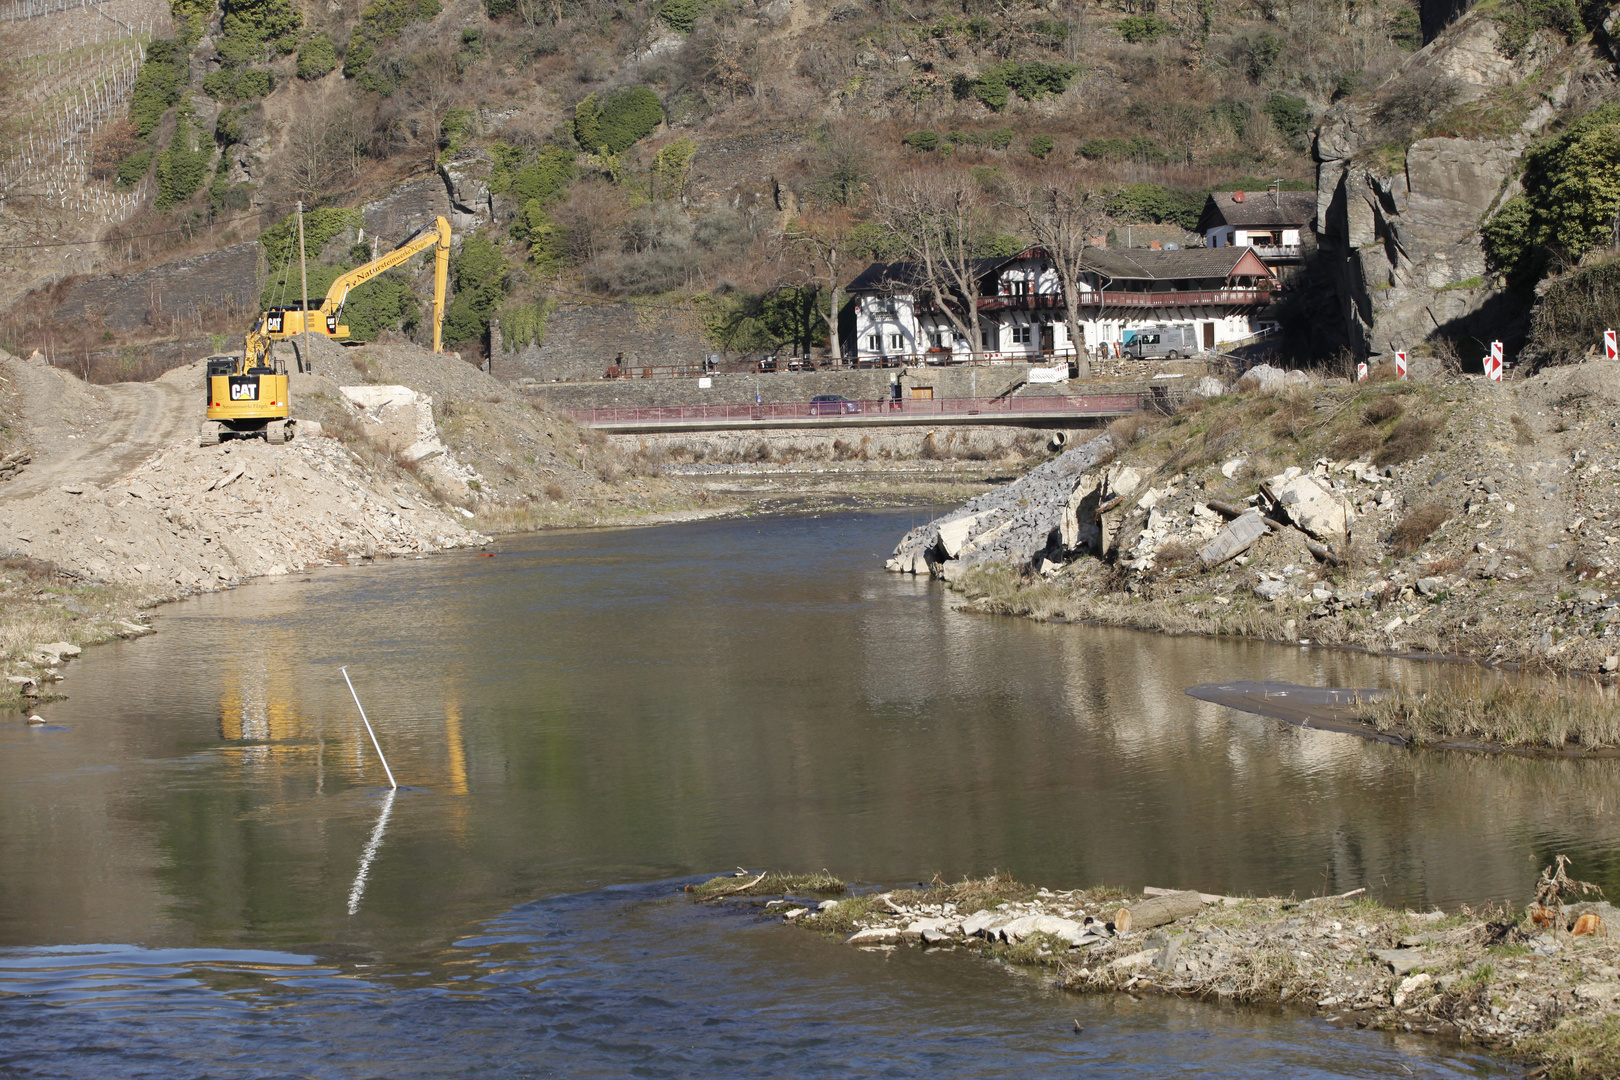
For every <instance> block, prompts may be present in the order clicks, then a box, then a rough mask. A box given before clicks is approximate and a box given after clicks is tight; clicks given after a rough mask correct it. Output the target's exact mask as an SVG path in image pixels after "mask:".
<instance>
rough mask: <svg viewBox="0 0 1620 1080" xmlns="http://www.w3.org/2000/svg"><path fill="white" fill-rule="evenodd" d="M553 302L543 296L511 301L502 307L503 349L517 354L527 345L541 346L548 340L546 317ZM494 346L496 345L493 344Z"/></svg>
mask: <svg viewBox="0 0 1620 1080" xmlns="http://www.w3.org/2000/svg"><path fill="white" fill-rule="evenodd" d="M551 307H552V305H551V301H549V300H547V299H546V298H545V297H543V296H537V297H533V298H532V299H524V300H519V299H516V298H514V299H511V300H508V301H507V302H506V303H504V304H502V305H501V309H500V313H499V315H500V320H501V348H502V349H504V350H505V351H507V352H516V351H517V350H519V349H521V348H523V346H525V345H541V344H544V343H545V340H546V317H547V316H549V315H550V314H551ZM491 344H492V345H493V344H494V343H493V342H491Z"/></svg>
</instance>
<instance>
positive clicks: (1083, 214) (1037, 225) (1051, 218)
mask: <svg viewBox="0 0 1620 1080" xmlns="http://www.w3.org/2000/svg"><path fill="white" fill-rule="evenodd" d="M1104 205H1105V200H1104V199H1103V197H1102V196H1101V195H1099V194H1097V193H1096V192H1094V191H1088V190H1086V189H1084V188H1079V187H1076V186H1074V185H1072V184H1040V185H1035V186H1030V187H1025V188H1022V189H1020V190H1019V191H1018V193H1017V206H1018V209H1019V210H1020V211H1021V212H1022V213H1023V215H1024V221H1025V222H1026V223H1027V224H1028V225H1029V232H1030V235H1031V236H1032V237H1034V239H1035V243H1036V244H1037V245H1039V246H1040V247H1041V248H1043V249H1045V251H1046V255H1047V258H1049V259H1051V260H1052V267H1053V269H1054V270H1056V271H1057V276H1058V284H1059V285H1060V286H1061V287H1062V289H1063V309H1064V311H1063V317H1064V322H1065V323H1066V324H1067V325H1068V328H1069V343H1070V344H1071V345H1072V346H1074V356H1075V366H1076V368H1077V374H1078V376H1079V377H1080V378H1082V379H1089V378H1091V360H1090V358H1089V357H1088V356H1087V355H1085V354H1083V353H1082V352H1081V351H1080V342H1081V340H1082V339H1083V335H1084V332H1083V331H1082V330H1081V327H1080V284H1081V282H1082V281H1083V280H1084V279H1085V269H1086V268H1085V259H1086V246H1087V245H1088V244H1089V243H1090V241H1091V238H1092V237H1093V236H1096V235H1098V234H1099V233H1102V232H1105V231H1106V229H1107V224H1108V216H1107V214H1106V213H1105V212H1104V209H1103V207H1104Z"/></svg>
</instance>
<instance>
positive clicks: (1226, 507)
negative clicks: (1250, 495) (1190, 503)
mask: <svg viewBox="0 0 1620 1080" xmlns="http://www.w3.org/2000/svg"><path fill="white" fill-rule="evenodd" d="M1204 505H1205V506H1207V507H1209V508H1210V509H1211V510H1213V511H1215V512H1216V513H1217V514H1219V515H1221V516H1222V517H1223V518H1226V519H1227V520H1228V521H1230V520H1231V519H1233V518H1235V517H1242V516H1243V515H1244V514H1247V513H1248V512H1249V511H1250V510H1251V509H1252V507H1248V506H1238V505H1237V504H1235V503H1229V502H1221V501H1220V500H1219V499H1211V500H1209V501H1208V502H1207V503H1205V504H1204Z"/></svg>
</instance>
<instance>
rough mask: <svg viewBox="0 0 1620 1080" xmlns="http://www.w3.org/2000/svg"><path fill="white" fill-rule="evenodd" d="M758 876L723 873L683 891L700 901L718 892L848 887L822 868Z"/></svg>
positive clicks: (817, 890)
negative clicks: (808, 871)
mask: <svg viewBox="0 0 1620 1080" xmlns="http://www.w3.org/2000/svg"><path fill="white" fill-rule="evenodd" d="M758 876H759V875H757V874H752V873H750V874H747V875H746V876H740V875H737V874H723V875H721V876H720V877H717V878H710V879H709V880H708V881H705V882H703V884H701V885H689V886H687V888H686V891H687V892H689V893H692V894H693V895H694V896H696V897H697V898H698V899H700V900H706V899H708V898H709V897H711V896H720V895H730V896H783V895H785V894H787V893H822V894H827V895H834V894H840V893H843V892H845V891H846V890H847V889H848V888H849V886H848V885H846V884H845V883H844V882H843V881H841V880H840V879H838V878H835V877H833V876H832V875H831V874H829V873H827V871H825V870H823V871H822V872H821V873H819V874H779V873H777V872H775V871H770V872H768V873H766V874H765V876H764V877H762V878H760V879H759V880H758V881H754V878H756V877H758ZM750 882H752V884H750ZM742 885H747V888H739V886H742ZM733 890H735V891H733Z"/></svg>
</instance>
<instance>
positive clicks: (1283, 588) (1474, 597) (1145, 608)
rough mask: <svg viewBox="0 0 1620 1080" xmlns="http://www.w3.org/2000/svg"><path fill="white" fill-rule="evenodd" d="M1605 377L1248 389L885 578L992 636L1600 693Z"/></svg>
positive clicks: (1607, 640) (1611, 573) (1142, 436)
mask: <svg viewBox="0 0 1620 1080" xmlns="http://www.w3.org/2000/svg"><path fill="white" fill-rule="evenodd" d="M1617 378H1620V365H1616V364H1612V363H1609V362H1606V361H1590V362H1588V363H1584V364H1581V365H1578V366H1574V367H1567V368H1554V369H1549V370H1547V371H1545V372H1543V373H1541V374H1539V375H1537V376H1535V377H1533V378H1528V379H1522V380H1517V381H1515V382H1512V383H1510V384H1508V385H1506V386H1497V385H1493V384H1490V383H1488V382H1485V381H1484V380H1481V379H1476V378H1465V377H1457V378H1448V379H1441V380H1439V381H1435V382H1427V383H1420V382H1395V381H1393V380H1383V381H1375V382H1371V383H1367V384H1360V385H1350V384H1347V383H1345V382H1344V381H1343V380H1329V381H1320V380H1318V381H1311V382H1303V381H1301V380H1300V379H1295V380H1294V381H1293V382H1292V383H1290V382H1288V381H1286V380H1283V379H1281V378H1279V377H1277V376H1276V373H1262V374H1261V375H1260V376H1259V377H1258V378H1251V379H1249V380H1248V381H1246V382H1240V383H1239V384H1238V385H1237V386H1234V387H1231V388H1229V390H1228V391H1227V392H1226V393H1223V394H1222V395H1221V396H1218V397H1214V398H1211V399H1208V400H1203V399H1196V400H1194V401H1192V402H1190V403H1189V404H1188V405H1187V406H1185V407H1183V408H1182V409H1181V410H1180V411H1177V412H1175V413H1173V414H1171V415H1165V416H1159V417H1154V418H1149V417H1141V418H1130V419H1129V420H1127V421H1122V422H1118V423H1116V424H1115V425H1114V426H1113V427H1112V428H1111V429H1110V430H1109V431H1108V432H1107V433H1105V434H1104V435H1102V436H1100V437H1099V438H1097V439H1095V440H1093V441H1091V442H1088V443H1084V444H1082V445H1081V446H1079V447H1076V448H1075V449H1073V450H1069V451H1067V452H1065V453H1064V454H1062V455H1060V456H1059V457H1058V458H1057V459H1056V460H1054V461H1052V462H1050V463H1048V464H1047V465H1045V466H1042V467H1041V468H1039V469H1036V470H1034V471H1032V472H1031V473H1030V474H1029V475H1028V476H1026V477H1024V478H1023V479H1021V480H1020V481H1018V482H1017V483H1015V484H1010V485H1007V486H1006V487H1004V488H1001V489H998V490H997V491H995V492H993V493H991V494H990V495H988V496H985V497H982V498H981V499H979V500H976V501H974V502H970V503H968V504H966V505H964V506H963V507H961V508H960V509H958V510H956V511H953V512H952V513H951V514H947V515H945V516H944V517H941V518H939V519H937V520H936V521H933V522H930V523H928V524H927V525H924V526H922V527H920V528H918V529H915V530H913V531H912V532H911V533H909V534H907V536H906V537H904V538H902V540H901V541H900V543H899V545H897V547H896V549H895V552H894V556H893V558H892V559H891V561H890V563H889V567H890V569H891V570H896V571H899V572H911V573H928V574H932V575H933V576H935V577H938V578H942V579H944V580H945V581H946V582H947V583H948V585H949V587H950V588H952V589H954V590H956V591H958V592H959V593H961V594H962V596H963V597H964V601H965V604H966V606H967V607H969V608H971V609H973V610H978V611H984V612H989V613H1002V614H1016V615H1027V616H1032V617H1035V618H1043V619H1068V620H1073V621H1084V622H1094V623H1101V624H1107V625H1114V626H1130V627H1138V628H1142V629H1149V630H1158V631H1164V632H1170V633H1199V634H1210V635H1234V636H1242V637H1250V638H1257V639H1261V640H1267V641H1276V642H1288V643H1300V644H1313V645H1335V646H1350V647H1355V648H1360V649H1366V650H1370V651H1373V652H1383V653H1392V654H1413V653H1416V654H1442V655H1448V656H1454V657H1465V658H1468V659H1472V660H1476V661H1479V662H1481V663H1485V664H1496V665H1532V666H1537V667H1540V668H1544V669H1547V670H1555V671H1569V672H1584V673H1607V672H1615V671H1617V670H1620V637H1616V636H1615V635H1616V630H1615V627H1616V624H1620V590H1617V589H1616V588H1615V587H1614V577H1615V575H1616V573H1617V572H1620V561H1617V560H1620V552H1617V551H1616V549H1615V547H1614V545H1615V544H1620V444H1617V442H1616V440H1615V436H1614V432H1613V428H1612V424H1611V422H1610V420H1609V417H1610V416H1611V415H1612V413H1611V411H1610V410H1611V409H1612V407H1613V406H1614V405H1615V404H1616V397H1615V392H1614V391H1613V390H1612V389H1611V388H1612V387H1613V386H1614V385H1615V384H1616V380H1617ZM1487 734H1488V733H1487ZM1554 745H1557V744H1556V743H1555V744H1554Z"/></svg>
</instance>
